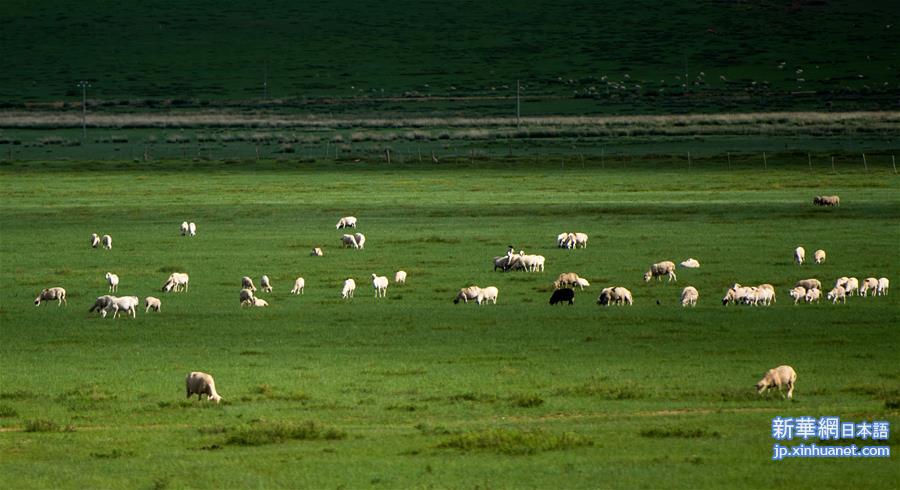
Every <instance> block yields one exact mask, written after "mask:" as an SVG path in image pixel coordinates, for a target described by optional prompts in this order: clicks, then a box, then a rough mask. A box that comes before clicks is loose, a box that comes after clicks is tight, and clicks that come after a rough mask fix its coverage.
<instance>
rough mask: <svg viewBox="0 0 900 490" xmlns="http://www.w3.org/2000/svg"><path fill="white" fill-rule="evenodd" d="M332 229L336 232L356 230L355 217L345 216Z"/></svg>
mask: <svg viewBox="0 0 900 490" xmlns="http://www.w3.org/2000/svg"><path fill="white" fill-rule="evenodd" d="M334 228H335V229H337V230H340V229H341V228H356V217H355V216H345V217H343V218H341V219H340V220H338V222H337V225H335V226H334Z"/></svg>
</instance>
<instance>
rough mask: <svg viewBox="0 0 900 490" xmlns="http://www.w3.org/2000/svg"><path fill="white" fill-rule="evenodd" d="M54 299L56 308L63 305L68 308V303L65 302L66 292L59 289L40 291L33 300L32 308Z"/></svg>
mask: <svg viewBox="0 0 900 490" xmlns="http://www.w3.org/2000/svg"><path fill="white" fill-rule="evenodd" d="M54 299H55V300H56V306H62V304H63V303H65V304H66V306H69V302H68V301H66V290H65V289H63V288H60V287H55V288H45V289H41V292H40V293H38V295H37V297H36V298H34V306H40V305H41V301H50V300H54Z"/></svg>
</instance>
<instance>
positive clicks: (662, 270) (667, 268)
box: [644, 260, 678, 282]
mask: <svg viewBox="0 0 900 490" xmlns="http://www.w3.org/2000/svg"><path fill="white" fill-rule="evenodd" d="M662 276H668V277H669V282H671V281H675V282H678V278H677V277H675V263H674V262H672V261H670V260H666V261H663V262H657V263H656V264H653V265H651V266H650V270H648V271H647V272H645V273H644V282H650V279H653V278H654V277H655V278H656V280H657V281H658V280H661V279H662Z"/></svg>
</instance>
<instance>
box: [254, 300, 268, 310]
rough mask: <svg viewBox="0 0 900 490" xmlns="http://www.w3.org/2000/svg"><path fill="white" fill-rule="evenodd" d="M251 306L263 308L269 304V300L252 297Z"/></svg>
mask: <svg viewBox="0 0 900 490" xmlns="http://www.w3.org/2000/svg"><path fill="white" fill-rule="evenodd" d="M253 306H254V307H256V308H265V307H266V306H269V302H268V301H266V300H264V299H262V298H253Z"/></svg>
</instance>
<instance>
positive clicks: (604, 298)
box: [597, 287, 634, 306]
mask: <svg viewBox="0 0 900 490" xmlns="http://www.w3.org/2000/svg"><path fill="white" fill-rule="evenodd" d="M597 304H598V305H602V306H609V305H611V304H616V305H628V306H631V305H632V304H634V300H633V299H632V297H631V291H629V290H628V289H625V288H623V287H608V288H603V289H602V290H601V291H600V296H598V297H597Z"/></svg>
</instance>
